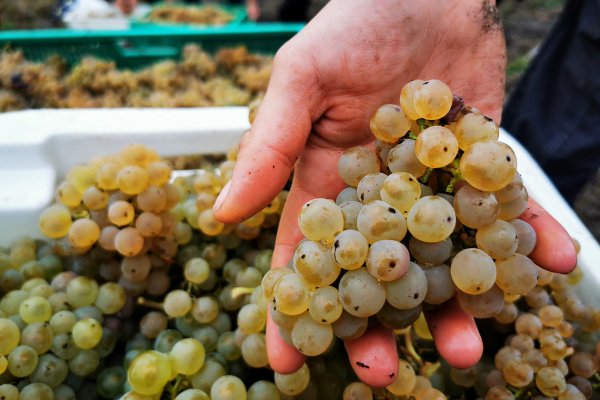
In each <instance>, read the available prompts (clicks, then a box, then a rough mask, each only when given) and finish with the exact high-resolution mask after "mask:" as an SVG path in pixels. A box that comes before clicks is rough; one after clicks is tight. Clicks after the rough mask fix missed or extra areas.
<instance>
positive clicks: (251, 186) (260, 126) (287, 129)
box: [214, 49, 322, 223]
mask: <svg viewBox="0 0 600 400" xmlns="http://www.w3.org/2000/svg"><path fill="white" fill-rule="evenodd" d="M296 59H297V57H296ZM290 60H292V61H290ZM293 60H294V55H293V53H290V51H289V50H283V49H282V50H280V51H279V52H278V53H277V56H276V57H275V61H274V64H273V73H272V76H271V81H270V82H269V87H268V89H267V93H266V95H265V98H264V100H263V102H262V104H261V106H260V109H259V111H258V114H257V115H256V119H255V121H254V123H253V125H252V128H251V129H250V131H249V133H248V134H247V135H246V136H245V137H244V140H243V141H242V143H241V149H240V152H239V154H238V159H237V163H236V165H235V168H234V171H233V177H232V179H231V181H230V182H229V183H228V184H227V185H226V186H225V188H224V189H223V191H222V192H221V194H220V195H219V197H218V198H217V201H216V203H215V206H214V212H215V216H216V218H217V219H219V220H221V221H223V222H226V223H236V222H240V221H242V220H244V219H246V218H249V217H251V216H252V215H254V214H256V213H257V212H258V211H260V210H261V209H262V208H264V207H265V206H266V205H267V204H269V202H270V201H271V200H272V199H273V198H274V197H275V196H276V195H277V194H278V193H279V192H280V191H281V189H283V187H284V186H285V184H286V182H287V181H288V178H289V176H290V172H291V169H292V167H293V165H294V163H295V162H296V160H297V159H298V157H299V155H300V153H301V152H302V150H303V149H304V145H305V143H306V140H307V139H308V135H309V134H310V131H311V127H312V119H311V111H312V110H315V109H316V107H318V104H319V103H320V102H321V100H322V94H321V93H320V89H319V86H318V85H316V84H314V83H315V82H316V78H315V77H316V74H315V73H314V70H312V68H311V67H307V66H306V63H300V62H294V61H293Z"/></svg>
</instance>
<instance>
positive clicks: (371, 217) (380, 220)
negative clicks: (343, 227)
mask: <svg viewBox="0 0 600 400" xmlns="http://www.w3.org/2000/svg"><path fill="white" fill-rule="evenodd" d="M356 225H357V228H358V231H359V232H360V233H362V234H363V236H364V237H365V238H366V239H367V241H368V242H369V243H374V242H376V241H377V240H384V239H390V240H398V241H399V240H402V239H403V238H404V236H405V235H406V230H407V229H406V220H405V219H404V216H403V215H402V213H400V212H399V211H398V210H396V209H395V208H394V207H392V206H391V205H389V204H388V203H386V202H384V201H381V200H374V201H372V202H371V203H369V204H367V205H365V206H363V207H362V208H361V210H360V211H359V213H358V217H357V221H356Z"/></svg>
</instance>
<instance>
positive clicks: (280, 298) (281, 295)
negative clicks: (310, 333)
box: [273, 273, 311, 315]
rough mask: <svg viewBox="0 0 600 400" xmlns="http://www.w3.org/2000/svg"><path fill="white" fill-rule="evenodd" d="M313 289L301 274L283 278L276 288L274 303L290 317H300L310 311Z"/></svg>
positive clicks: (287, 275) (288, 275)
mask: <svg viewBox="0 0 600 400" xmlns="http://www.w3.org/2000/svg"><path fill="white" fill-rule="evenodd" d="M310 292H311V289H310V288H309V286H308V283H307V282H306V281H305V280H304V279H303V278H302V276H301V275H300V274H295V273H294V274H286V275H284V276H282V277H281V278H280V279H279V281H278V283H277V286H276V287H275V296H274V298H273V301H274V303H275V305H276V306H277V309H278V310H279V311H281V312H283V313H285V314H288V315H298V314H301V313H303V312H304V311H306V310H307V309H308V305H309V303H310Z"/></svg>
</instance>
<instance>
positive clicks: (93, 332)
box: [72, 318, 102, 350]
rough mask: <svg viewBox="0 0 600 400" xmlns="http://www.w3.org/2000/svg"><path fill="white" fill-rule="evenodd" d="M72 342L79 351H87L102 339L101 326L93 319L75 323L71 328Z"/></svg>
mask: <svg viewBox="0 0 600 400" xmlns="http://www.w3.org/2000/svg"><path fill="white" fill-rule="evenodd" d="M72 335H73V341H74V342H75V344H76V345H77V347H79V348H80V349H84V350H89V349H91V348H93V347H95V346H96V345H97V344H98V343H100V340H101V339H102V325H101V324H100V323H99V322H98V321H96V320H95V319H93V318H85V319H82V320H79V321H77V323H76V324H75V325H74V326H73V331H72Z"/></svg>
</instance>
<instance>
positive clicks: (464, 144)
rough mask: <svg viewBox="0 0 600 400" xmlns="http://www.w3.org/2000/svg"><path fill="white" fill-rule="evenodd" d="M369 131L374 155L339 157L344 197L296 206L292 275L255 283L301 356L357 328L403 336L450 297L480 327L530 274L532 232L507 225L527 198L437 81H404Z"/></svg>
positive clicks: (476, 119) (486, 137)
mask: <svg viewBox="0 0 600 400" xmlns="http://www.w3.org/2000/svg"><path fill="white" fill-rule="evenodd" d="M453 102H454V104H453ZM370 127H371V131H372V133H373V135H374V136H375V138H376V139H377V140H378V155H379V156H378V155H377V154H375V153H374V152H372V151H371V150H369V149H368V148H366V147H355V148H351V149H349V150H347V151H345V152H344V153H343V154H342V155H341V156H340V159H339V163H338V167H339V175H340V177H341V178H342V180H343V181H344V182H345V183H346V184H347V187H346V188H345V189H344V190H342V191H341V192H340V193H339V195H338V197H337V198H336V199H335V201H333V200H330V199H323V198H317V199H313V200H311V201H309V202H307V203H306V204H305V205H304V206H303V207H302V210H301V212H300V215H299V217H298V225H299V227H300V230H301V231H302V234H303V235H304V237H305V239H304V240H302V241H301V242H300V243H299V244H298V246H297V248H296V251H295V253H294V256H293V260H292V268H277V269H274V270H272V271H271V272H269V273H268V274H267V275H266V276H265V278H264V279H263V282H262V287H263V293H264V294H265V296H266V297H267V299H268V300H269V301H270V302H271V315H272V317H273V320H274V321H275V322H276V323H277V324H278V325H279V329H280V332H281V334H282V337H283V339H284V340H286V341H287V342H288V343H289V344H291V345H293V346H295V347H296V348H297V349H298V350H299V351H300V352H302V353H303V354H306V355H309V356H316V355H319V354H322V353H324V352H325V351H326V350H327V349H328V348H329V347H330V345H331V342H332V341H333V337H334V336H337V337H338V338H340V339H344V340H348V339H354V338H357V337H359V336H360V335H362V334H363V333H364V332H365V330H366V329H367V326H368V325H369V318H377V320H379V322H380V323H381V324H382V325H384V326H386V327H388V328H390V329H400V328H404V327H407V326H410V325H411V324H412V323H413V322H414V321H416V320H417V318H419V316H420V314H421V311H422V308H423V307H427V306H430V305H437V304H441V303H443V302H445V301H447V300H449V299H450V298H451V297H453V296H456V297H457V298H458V301H459V303H460V305H461V306H462V308H463V309H464V310H465V311H466V312H467V313H469V314H471V315H472V316H474V317H477V318H487V317H492V316H494V315H496V314H498V313H500V311H501V310H502V308H503V307H504V300H505V298H506V297H514V296H519V295H524V294H525V293H527V292H528V291H529V290H530V289H532V288H533V287H534V286H535V285H536V282H537V278H538V273H539V271H540V268H538V267H537V266H536V265H535V264H534V263H533V262H532V261H531V260H530V259H529V258H528V257H527V255H528V254H529V253H530V252H531V251H532V250H533V248H534V246H535V243H536V235H535V232H534V230H533V228H532V227H531V226H530V225H529V224H528V223H526V222H525V221H522V220H519V219H517V217H518V216H519V215H520V214H521V213H522V212H523V211H525V209H526V207H527V200H528V197H527V191H526V190H525V188H524V186H523V183H522V180H521V177H520V175H519V174H518V173H517V160H516V157H515V154H514V152H513V151H512V149H511V148H510V147H509V146H508V145H506V144H505V143H502V142H500V141H498V126H497V125H496V124H495V123H494V122H493V121H492V120H491V119H489V118H487V117H485V116H484V115H483V114H481V113H480V112H479V111H477V110H475V109H469V108H464V107H462V104H461V102H460V101H459V99H458V98H456V97H453V95H452V92H451V91H450V88H449V87H448V86H447V85H446V84H444V83H443V82H441V81H438V80H430V81H412V82H409V83H408V84H406V85H405V86H404V88H403V89H402V92H401V95H400V105H394V104H386V105H383V106H381V107H380V108H379V109H378V110H377V111H376V112H375V114H374V115H373V117H372V118H371V121H370Z"/></svg>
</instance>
